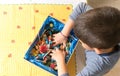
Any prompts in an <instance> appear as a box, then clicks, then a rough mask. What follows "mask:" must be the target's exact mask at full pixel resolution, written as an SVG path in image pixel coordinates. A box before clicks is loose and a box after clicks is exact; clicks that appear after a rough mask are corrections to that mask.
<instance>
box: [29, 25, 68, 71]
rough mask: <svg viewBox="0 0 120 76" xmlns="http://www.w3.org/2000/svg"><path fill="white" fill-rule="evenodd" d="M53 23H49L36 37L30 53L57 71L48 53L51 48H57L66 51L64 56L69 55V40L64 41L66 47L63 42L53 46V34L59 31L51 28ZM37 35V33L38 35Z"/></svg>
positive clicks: (54, 62)
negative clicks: (40, 34)
mask: <svg viewBox="0 0 120 76" xmlns="http://www.w3.org/2000/svg"><path fill="white" fill-rule="evenodd" d="M53 27H54V25H53V23H50V24H49V25H48V27H47V28H45V31H44V32H43V34H42V36H41V37H38V38H39V40H38V41H37V43H36V44H35V46H34V47H33V48H32V50H31V52H30V54H31V55H32V56H33V57H35V60H36V61H38V62H41V63H43V64H44V65H46V66H48V67H50V68H51V69H53V70H55V71H57V65H56V61H55V60H53V59H51V56H50V53H51V51H52V50H53V49H55V48H59V49H60V50H61V51H65V52H66V58H67V57H69V56H70V54H69V49H70V42H69V40H68V41H67V43H66V47H65V48H64V47H63V44H60V45H57V46H53V41H52V38H53V34H55V33H58V32H59V31H57V30H53ZM38 36H39V35H38Z"/></svg>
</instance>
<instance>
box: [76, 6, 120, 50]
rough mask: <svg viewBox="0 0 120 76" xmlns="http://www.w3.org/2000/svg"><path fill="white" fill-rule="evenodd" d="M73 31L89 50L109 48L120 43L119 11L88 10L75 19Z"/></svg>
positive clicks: (107, 9)
mask: <svg viewBox="0 0 120 76" xmlns="http://www.w3.org/2000/svg"><path fill="white" fill-rule="evenodd" d="M74 31H75V34H76V35H77V36H78V38H79V39H80V40H81V41H82V42H84V43H85V44H87V45H88V46H90V47H91V48H99V49H107V48H111V47H113V46H115V45H117V44H118V43H119V42H120V11H119V10H118V9H116V8H113V7H100V8H95V9H92V10H89V11H87V12H86V13H83V14H81V15H79V16H78V17H77V19H76V21H75V27H74Z"/></svg>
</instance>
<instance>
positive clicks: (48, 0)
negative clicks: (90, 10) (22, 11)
mask: <svg viewBox="0 0 120 76" xmlns="http://www.w3.org/2000/svg"><path fill="white" fill-rule="evenodd" d="M78 2H86V0H0V4H41V3H42V4H72V5H73V6H75V5H76V4H77V3H78Z"/></svg>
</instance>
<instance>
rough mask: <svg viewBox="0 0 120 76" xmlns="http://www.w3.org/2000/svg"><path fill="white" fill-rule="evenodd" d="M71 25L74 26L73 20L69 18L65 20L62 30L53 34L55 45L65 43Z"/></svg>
mask: <svg viewBox="0 0 120 76" xmlns="http://www.w3.org/2000/svg"><path fill="white" fill-rule="evenodd" d="M73 26H74V21H73V20H72V19H70V18H69V19H68V21H67V22H66V24H65V26H64V28H63V30H62V31H61V32H60V33H58V34H55V35H54V39H55V45H57V44H61V43H63V44H64V43H66V41H67V37H68V35H69V33H70V31H71V29H72V28H73Z"/></svg>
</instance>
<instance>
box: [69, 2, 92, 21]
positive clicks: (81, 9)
mask: <svg viewBox="0 0 120 76" xmlns="http://www.w3.org/2000/svg"><path fill="white" fill-rule="evenodd" d="M90 9H92V7H91V6H89V5H87V4H86V3H83V2H80V3H79V4H78V5H77V6H76V7H75V8H74V9H73V12H72V13H71V15H70V19H72V20H73V21H74V20H75V19H76V18H77V16H78V15H80V14H82V13H84V12H86V11H88V10H90Z"/></svg>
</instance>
